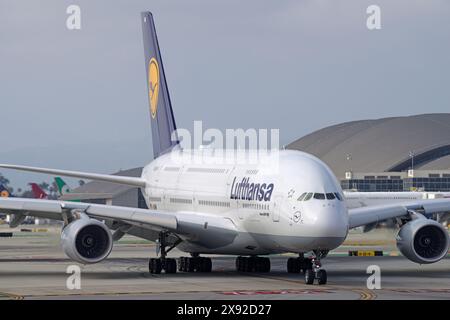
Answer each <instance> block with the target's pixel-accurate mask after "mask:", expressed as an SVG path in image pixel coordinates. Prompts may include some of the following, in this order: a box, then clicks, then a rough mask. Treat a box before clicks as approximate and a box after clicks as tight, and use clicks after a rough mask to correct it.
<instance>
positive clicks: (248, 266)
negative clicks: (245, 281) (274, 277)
mask: <svg viewBox="0 0 450 320" xmlns="http://www.w3.org/2000/svg"><path fill="white" fill-rule="evenodd" d="M236 270H237V271H241V272H270V259H269V258H263V257H255V256H252V257H237V258H236Z"/></svg>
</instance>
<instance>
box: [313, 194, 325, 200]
mask: <svg viewBox="0 0 450 320" xmlns="http://www.w3.org/2000/svg"><path fill="white" fill-rule="evenodd" d="M314 199H317V200H325V194H323V193H314Z"/></svg>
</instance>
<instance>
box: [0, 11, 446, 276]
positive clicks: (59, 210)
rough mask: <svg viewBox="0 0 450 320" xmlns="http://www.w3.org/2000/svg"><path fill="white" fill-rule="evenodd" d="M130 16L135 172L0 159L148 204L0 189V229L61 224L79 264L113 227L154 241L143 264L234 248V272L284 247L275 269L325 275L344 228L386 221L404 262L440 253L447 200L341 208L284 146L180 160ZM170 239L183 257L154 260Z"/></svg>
mask: <svg viewBox="0 0 450 320" xmlns="http://www.w3.org/2000/svg"><path fill="white" fill-rule="evenodd" d="M141 18H142V26H143V36H144V50H145V64H146V73H147V80H148V95H149V100H150V101H149V102H150V119H151V125H152V136H153V152H154V157H155V159H154V160H153V161H152V162H151V163H150V164H148V165H147V166H146V167H145V168H144V170H143V173H142V176H141V177H140V178H134V177H122V176H113V175H103V174H94V173H83V172H75V171H66V170H55V169H44V168H35V167H25V166H16V165H0V167H2V168H8V169H17V170H24V171H32V172H39V173H46V174H55V175H61V176H68V177H77V178H83V179H92V180H99V181H106V182H112V183H119V184H125V185H130V186H135V187H139V188H141V190H142V193H143V195H144V197H145V200H146V202H147V205H148V208H149V209H136V208H128V207H118V206H107V205H98V204H87V203H79V202H64V201H50V200H30V199H21V198H0V211H1V212H6V213H8V214H10V215H11V227H15V226H17V225H18V224H20V223H21V222H22V221H23V220H24V219H25V218H26V217H27V216H35V217H42V218H48V219H58V220H62V221H64V228H63V229H62V235H61V242H62V247H63V250H64V252H65V253H66V254H67V256H69V257H70V258H71V259H73V260H75V261H77V262H79V263H82V264H88V263H97V262H100V261H102V260H104V259H106V258H107V257H108V255H109V254H110V252H111V250H112V247H113V242H114V241H116V240H118V239H120V238H121V237H122V236H123V235H124V234H131V235H135V236H137V237H141V238H144V239H149V240H152V241H156V243H157V245H158V248H159V253H160V254H159V258H151V259H150V261H149V271H150V272H151V273H160V272H161V271H162V270H164V271H165V273H174V272H176V271H177V269H178V270H179V271H184V272H194V271H198V272H210V271H211V268H212V263H211V259H210V258H207V257H203V256H201V255H202V254H224V255H237V256H238V257H237V258H236V268H237V270H238V271H242V272H269V271H270V260H269V258H268V257H264V256H266V255H270V254H277V253H287V252H289V253H296V254H298V257H297V258H289V259H288V260H287V271H288V272H292V273H298V272H300V271H302V272H304V274H305V281H306V283H307V284H313V283H314V281H315V280H317V283H319V284H325V283H326V282H327V274H326V271H325V270H324V269H323V268H322V265H321V259H322V258H324V257H326V255H327V254H328V252H329V251H330V250H332V249H335V248H337V247H338V246H340V245H341V244H342V243H343V242H344V240H345V238H346V237H347V234H348V231H349V229H351V228H355V227H359V226H366V225H373V224H376V223H378V222H380V221H383V220H386V219H392V218H396V219H397V221H398V222H399V225H400V227H401V228H400V231H399V234H398V237H397V243H398V247H399V249H400V251H401V252H402V253H403V255H404V256H406V257H407V258H408V259H410V260H412V261H414V262H416V263H420V264H423V263H434V262H437V261H439V260H441V259H442V258H443V257H444V256H446V254H447V252H448V247H449V236H448V232H447V230H446V229H445V228H444V227H443V226H442V225H441V224H439V223H437V222H436V221H434V220H431V219H428V218H427V215H428V214H432V213H440V212H447V211H450V199H434V200H423V199H413V200H409V201H406V200H405V201H398V199H397V201H396V202H395V203H389V201H387V202H386V203H384V204H382V205H374V206H364V207H361V208H352V209H349V208H348V206H347V201H346V199H345V198H344V195H343V192H342V190H341V187H340V184H339V182H338V180H337V179H336V177H335V176H334V174H333V173H332V172H331V170H330V169H329V168H328V167H327V165H326V164H324V163H323V162H322V161H321V160H319V159H317V158H316V157H314V156H312V155H310V154H307V153H303V152H299V151H293V150H279V151H278V150H277V151H274V152H268V153H267V154H266V156H263V157H262V158H261V156H260V158H259V162H257V163H247V164H245V162H242V161H240V160H241V159H242V158H246V157H247V156H248V155H249V152H248V151H247V152H246V151H236V153H235V156H234V158H233V159H232V161H229V159H227V161H221V160H223V159H222V158H221V157H223V153H222V152H217V151H218V150H209V149H203V150H198V151H196V152H190V151H189V157H190V160H191V161H187V162H186V161H184V160H185V155H186V153H187V152H188V151H186V150H182V149H181V147H180V145H179V143H178V141H177V139H171V136H172V135H173V133H174V132H175V130H176V125H175V120H174V116H173V112H172V106H171V102H170V98H169V92H168V89H167V84H166V78H165V74H164V69H163V65H162V61H161V56H160V51H159V47H158V41H157V37H156V32H155V27H154V22H153V17H152V15H151V13H150V12H144V13H142V16H141ZM272 153H273V154H272ZM274 154H275V156H273V155H274ZM197 160H199V161H197ZM243 163H244V164H243ZM174 247H177V248H178V249H180V250H181V251H183V252H186V253H187V254H188V255H187V256H186V257H181V258H180V259H179V261H178V268H177V261H176V260H175V259H172V258H167V257H166V255H167V253H168V252H169V251H170V250H171V249H172V248H174Z"/></svg>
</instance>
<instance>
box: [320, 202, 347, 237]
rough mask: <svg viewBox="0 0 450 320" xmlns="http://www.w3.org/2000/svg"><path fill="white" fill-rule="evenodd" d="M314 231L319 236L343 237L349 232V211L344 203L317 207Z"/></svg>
mask: <svg viewBox="0 0 450 320" xmlns="http://www.w3.org/2000/svg"><path fill="white" fill-rule="evenodd" d="M314 216H315V219H314V220H315V221H314V223H313V226H314V231H315V233H316V234H317V236H318V237H324V238H342V241H343V240H344V239H345V238H346V237H347V233H348V213H347V209H346V208H345V206H343V205H329V204H324V205H323V206H321V207H319V208H316V210H315V214H314Z"/></svg>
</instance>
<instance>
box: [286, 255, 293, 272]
mask: <svg viewBox="0 0 450 320" xmlns="http://www.w3.org/2000/svg"><path fill="white" fill-rule="evenodd" d="M293 260H294V259H292V258H289V259H288V260H287V272H288V273H292V261H293Z"/></svg>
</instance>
